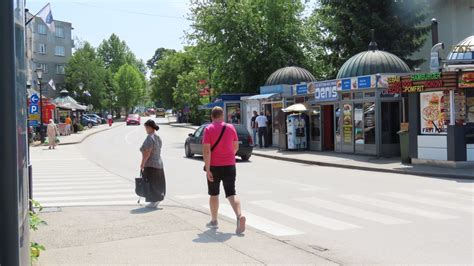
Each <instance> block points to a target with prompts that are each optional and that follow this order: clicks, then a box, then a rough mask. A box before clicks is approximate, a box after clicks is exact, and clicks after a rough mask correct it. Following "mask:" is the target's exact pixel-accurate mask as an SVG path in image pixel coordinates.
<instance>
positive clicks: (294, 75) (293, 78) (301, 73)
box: [265, 66, 316, 86]
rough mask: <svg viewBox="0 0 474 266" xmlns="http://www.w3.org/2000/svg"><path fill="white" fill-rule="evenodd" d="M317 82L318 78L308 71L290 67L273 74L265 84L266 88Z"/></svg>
mask: <svg viewBox="0 0 474 266" xmlns="http://www.w3.org/2000/svg"><path fill="white" fill-rule="evenodd" d="M315 80H316V78H315V77H314V76H313V74H311V72H309V71H308V70H306V69H304V68H301V67H296V66H289V67H284V68H280V69H278V70H276V71H275V72H273V73H272V74H271V75H270V77H268V79H267V82H265V86H270V85H281V84H286V85H293V84H299V83H301V82H311V81H315Z"/></svg>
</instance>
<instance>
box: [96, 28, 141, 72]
mask: <svg viewBox="0 0 474 266" xmlns="http://www.w3.org/2000/svg"><path fill="white" fill-rule="evenodd" d="M97 52H98V54H99V56H100V57H101V58H102V60H103V61H104V65H105V68H107V69H110V70H111V71H112V73H114V74H115V73H117V71H118V70H119V68H120V67H121V66H123V65H125V64H130V65H134V66H136V67H137V68H138V69H139V70H140V72H142V73H144V74H145V73H146V67H145V64H144V63H143V61H142V60H137V58H136V56H135V55H134V54H133V53H132V51H131V50H130V48H129V47H128V45H127V43H126V42H125V41H122V40H120V38H119V37H118V36H117V35H116V34H115V33H114V34H112V35H111V36H110V37H109V39H107V40H103V41H102V43H101V44H100V45H99V47H98V48H97Z"/></svg>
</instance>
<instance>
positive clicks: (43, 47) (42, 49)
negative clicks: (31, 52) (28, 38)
mask: <svg viewBox="0 0 474 266" xmlns="http://www.w3.org/2000/svg"><path fill="white" fill-rule="evenodd" d="M38 53H40V54H46V44H44V43H39V44H38Z"/></svg>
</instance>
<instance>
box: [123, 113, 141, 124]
mask: <svg viewBox="0 0 474 266" xmlns="http://www.w3.org/2000/svg"><path fill="white" fill-rule="evenodd" d="M125 122H126V123H127V126H129V125H140V115H138V114H129V115H128V116H127V120H126V121H125Z"/></svg>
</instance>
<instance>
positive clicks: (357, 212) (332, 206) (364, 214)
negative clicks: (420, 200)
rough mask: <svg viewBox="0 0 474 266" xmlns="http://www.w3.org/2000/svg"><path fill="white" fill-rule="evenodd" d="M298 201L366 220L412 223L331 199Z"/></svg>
mask: <svg viewBox="0 0 474 266" xmlns="http://www.w3.org/2000/svg"><path fill="white" fill-rule="evenodd" d="M296 201H299V202H302V203H308V204H311V205H314V206H317V207H320V208H323V209H327V210H330V211H334V212H339V213H343V214H347V215H350V216H354V217H357V218H361V219H365V220H369V221H373V222H377V223H382V224H390V225H391V224H407V223H410V222H409V221H407V220H403V219H398V218H395V217H392V216H388V215H383V214H379V213H376V212H371V211H366V210H363V209H359V208H354V207H349V206H346V205H343V204H339V203H336V202H331V201H327V200H322V199H318V198H315V197H311V198H303V199H296Z"/></svg>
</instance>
